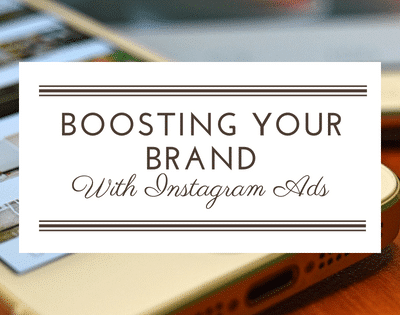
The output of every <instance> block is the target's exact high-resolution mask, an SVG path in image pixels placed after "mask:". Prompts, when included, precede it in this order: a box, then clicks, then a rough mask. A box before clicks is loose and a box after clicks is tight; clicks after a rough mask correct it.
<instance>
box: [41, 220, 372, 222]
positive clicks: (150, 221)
mask: <svg viewBox="0 0 400 315" xmlns="http://www.w3.org/2000/svg"><path fill="white" fill-rule="evenodd" d="M39 222H266V223H267V222H367V221H366V220H39Z"/></svg>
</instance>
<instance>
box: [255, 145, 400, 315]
mask: <svg viewBox="0 0 400 315" xmlns="http://www.w3.org/2000/svg"><path fill="white" fill-rule="evenodd" d="M382 163H383V164H385V165H387V166H388V167H389V168H391V169H392V170H393V171H394V172H395V173H396V174H397V175H400V145H399V148H397V149H395V148H392V149H384V148H383V149H382ZM267 314H268V315H283V314H287V315H314V314H318V315H325V314H330V315H331V314H335V315H341V314H352V315H355V314H363V315H372V314H374V315H377V314H385V315H392V314H393V315H395V314H396V315H398V314H400V234H399V235H398V236H397V238H396V239H395V241H394V242H393V243H392V244H390V245H389V246H388V247H386V249H385V250H384V251H383V252H382V254H375V255H372V256H370V257H368V258H366V259H364V260H363V261H361V262H359V263H357V264H355V265H353V266H351V267H350V268H347V269H346V270H343V271H341V272H340V273H338V274H336V275H334V276H331V277H330V278H328V279H326V280H324V281H322V282H320V283H318V284H317V285H315V286H313V287H311V288H309V289H307V290H306V291H303V292H301V293H299V294H298V295H296V296H294V297H292V298H291V299H289V300H287V301H285V302H283V303H282V304H280V305H278V306H276V307H274V308H273V309H270V310H268V311H266V312H264V313H263V315H267ZM260 315H261V314H260Z"/></svg>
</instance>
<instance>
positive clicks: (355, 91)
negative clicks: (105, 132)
mask: <svg viewBox="0 0 400 315" xmlns="http://www.w3.org/2000/svg"><path fill="white" fill-rule="evenodd" d="M59 92H63V93H76V92H79V93H107V92H112V93H280V92H283V93H306V92H309V93H343V92H346V93H366V92H367V89H39V93H59Z"/></svg>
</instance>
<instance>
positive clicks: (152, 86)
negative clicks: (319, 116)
mask: <svg viewBox="0 0 400 315" xmlns="http://www.w3.org/2000/svg"><path fill="white" fill-rule="evenodd" d="M39 87H140V88H142V87H367V85H39Z"/></svg>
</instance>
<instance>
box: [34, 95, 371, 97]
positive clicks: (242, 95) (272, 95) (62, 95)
mask: <svg viewBox="0 0 400 315" xmlns="http://www.w3.org/2000/svg"><path fill="white" fill-rule="evenodd" d="M39 96H47V97H60V96H62V97H64V96H69V97H70V96H78V97H79V96H90V97H93V96H98V97H104V96H112V97H116V96H122V97H147V96H151V97H160V96H162V97H166V96H173V97H192V96H196V97H197V96H202V97H205V96H211V97H218V96H223V97H227V96H230V97H237V96H245V97H265V96H269V97H280V96H283V97H291V96H292V97H293V96H296V97H299V96H303V97H304V96H307V97H310V96H316V97H326V96H328V97H331V96H334V97H336V96H347V97H349V96H356V97H357V96H367V94H326V95H323V94H275V95H274V94H262V95H260V94H258V95H254V94H233V95H231V94H187V95H182V94H137V95H132V94H125V95H121V94H115V95H113V94H102V95H100V94H39Z"/></svg>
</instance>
